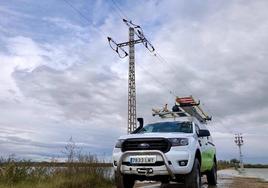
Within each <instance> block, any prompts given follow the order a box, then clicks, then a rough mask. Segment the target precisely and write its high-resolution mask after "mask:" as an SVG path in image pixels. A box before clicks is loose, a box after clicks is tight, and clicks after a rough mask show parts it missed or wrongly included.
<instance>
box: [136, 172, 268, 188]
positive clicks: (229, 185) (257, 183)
mask: <svg viewBox="0 0 268 188" xmlns="http://www.w3.org/2000/svg"><path fill="white" fill-rule="evenodd" d="M183 187H184V186H183V185H180V184H176V183H171V184H169V185H164V186H162V187H161V184H160V183H153V182H148V183H136V185H135V188H183ZM202 188H268V182H263V181H261V180H259V179H256V178H241V177H233V176H226V175H221V174H220V175H219V176H218V184H217V186H209V185H207V182H206V179H205V178H202Z"/></svg>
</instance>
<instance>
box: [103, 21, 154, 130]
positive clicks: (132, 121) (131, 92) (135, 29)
mask: <svg viewBox="0 0 268 188" xmlns="http://www.w3.org/2000/svg"><path fill="white" fill-rule="evenodd" d="M123 22H124V23H125V24H126V25H127V26H128V27H129V40H128V42H122V43H116V42H115V41H114V40H113V39H112V38H111V37H107V38H108V42H109V45H110V47H111V48H112V49H113V50H114V51H115V52H116V53H117V54H118V56H119V57H120V58H125V57H126V56H129V72H128V73H129V74H128V129H127V132H128V133H131V132H133V131H134V130H135V129H136V128H137V120H136V117H137V111H136V109H137V108H136V83H135V44H139V43H143V45H144V46H145V47H146V48H147V49H148V50H149V51H150V52H153V51H154V50H155V49H154V47H153V45H152V44H151V43H150V42H149V41H148V40H147V39H146V38H145V36H144V34H143V31H142V29H141V27H140V26H138V25H136V24H134V23H132V22H131V21H128V20H125V19H123ZM135 35H136V36H137V37H138V39H135ZM125 46H129V53H127V52H126V51H125V50H124V48H123V47H125Z"/></svg>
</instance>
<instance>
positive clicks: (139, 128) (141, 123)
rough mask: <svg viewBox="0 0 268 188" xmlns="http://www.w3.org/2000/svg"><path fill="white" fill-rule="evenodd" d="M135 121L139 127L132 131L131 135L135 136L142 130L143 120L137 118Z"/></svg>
mask: <svg viewBox="0 0 268 188" xmlns="http://www.w3.org/2000/svg"><path fill="white" fill-rule="evenodd" d="M137 120H138V122H139V127H138V128H137V129H136V130H134V131H133V132H132V133H131V134H135V133H137V132H138V131H139V130H141V129H142V128H143V124H144V120H143V118H137Z"/></svg>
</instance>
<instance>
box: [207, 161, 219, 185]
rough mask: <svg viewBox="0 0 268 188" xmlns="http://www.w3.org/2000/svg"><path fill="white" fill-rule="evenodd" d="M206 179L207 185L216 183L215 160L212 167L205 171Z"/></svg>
mask: <svg viewBox="0 0 268 188" xmlns="http://www.w3.org/2000/svg"><path fill="white" fill-rule="evenodd" d="M207 181H208V184H209V185H217V164H216V162H215V161H214V163H213V167H212V169H211V170H210V171H209V172H208V173H207Z"/></svg>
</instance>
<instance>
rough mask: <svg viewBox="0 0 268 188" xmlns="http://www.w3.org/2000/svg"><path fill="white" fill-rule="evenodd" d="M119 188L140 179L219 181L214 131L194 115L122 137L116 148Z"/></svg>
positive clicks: (194, 187) (193, 183)
mask: <svg viewBox="0 0 268 188" xmlns="http://www.w3.org/2000/svg"><path fill="white" fill-rule="evenodd" d="M113 166H114V170H115V174H116V180H117V187H120V188H130V187H133V186H134V183H135V181H136V180H140V181H143V180H154V181H161V182H162V183H168V182H169V181H178V182H183V183H184V184H185V186H186V187H189V188H200V187H201V175H206V176H207V180H208V184H210V185H216V183H217V173H216V172H217V162H216V149H215V146H214V144H213V142H212V138H211V135H210V132H209V131H208V130H207V129H206V127H205V125H204V124H201V123H200V122H199V121H198V120H196V119H195V118H194V117H187V118H179V119H177V120H175V121H159V122H154V123H150V124H147V125H146V126H144V127H142V128H141V129H140V130H138V131H136V132H135V133H133V134H129V135H124V136H121V137H120V138H119V139H118V141H117V143H116V145H115V148H114V150H113Z"/></svg>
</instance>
